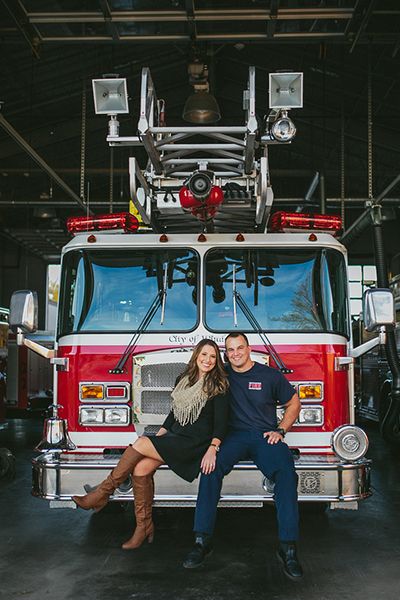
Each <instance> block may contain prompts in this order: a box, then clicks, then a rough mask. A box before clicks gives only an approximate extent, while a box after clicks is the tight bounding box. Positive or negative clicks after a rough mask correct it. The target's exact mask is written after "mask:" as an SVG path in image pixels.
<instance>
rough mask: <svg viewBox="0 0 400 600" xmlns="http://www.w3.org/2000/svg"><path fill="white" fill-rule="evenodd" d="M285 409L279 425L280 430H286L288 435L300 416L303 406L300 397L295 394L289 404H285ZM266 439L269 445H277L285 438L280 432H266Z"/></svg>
mask: <svg viewBox="0 0 400 600" xmlns="http://www.w3.org/2000/svg"><path fill="white" fill-rule="evenodd" d="M284 407H285V414H284V415H283V419H282V421H281V422H280V423H279V428H280V429H284V430H285V433H287V432H288V431H289V429H290V428H291V427H292V425H293V423H294V422H295V420H296V419H297V417H298V416H299V414H300V408H301V404H300V400H299V397H298V395H297V394H293V396H292V397H291V398H290V400H289V402H287V403H286V404H284ZM264 437H268V440H267V441H268V444H276V443H278V442H279V441H281V440H283V436H282V435H281V434H280V433H279V432H278V431H266V432H265V433H264Z"/></svg>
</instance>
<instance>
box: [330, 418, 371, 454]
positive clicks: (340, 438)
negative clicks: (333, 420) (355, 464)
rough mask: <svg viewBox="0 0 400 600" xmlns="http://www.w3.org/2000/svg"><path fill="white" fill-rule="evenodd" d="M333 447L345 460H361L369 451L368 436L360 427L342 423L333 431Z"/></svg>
mask: <svg viewBox="0 0 400 600" xmlns="http://www.w3.org/2000/svg"><path fill="white" fill-rule="evenodd" d="M331 447H332V450H333V451H334V452H335V454H337V455H338V457H339V458H342V459H343V460H346V461H354V460H359V459H360V458H362V457H363V456H365V454H366V453H367V450H368V438H367V435H366V433H365V432H364V431H363V430H362V429H360V427H356V426H355V425H341V426H340V427H338V428H337V429H335V431H334V432H333V433H332V438H331Z"/></svg>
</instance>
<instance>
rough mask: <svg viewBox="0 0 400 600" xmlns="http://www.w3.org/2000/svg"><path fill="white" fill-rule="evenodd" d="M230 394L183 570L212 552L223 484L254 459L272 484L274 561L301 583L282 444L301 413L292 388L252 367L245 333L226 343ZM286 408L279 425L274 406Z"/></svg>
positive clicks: (292, 476)
mask: <svg viewBox="0 0 400 600" xmlns="http://www.w3.org/2000/svg"><path fill="white" fill-rule="evenodd" d="M225 347H226V355H227V357H228V361H229V365H228V366H227V371H228V377H229V383H230V391H231V416H230V422H229V431H228V435H227V436H226V438H225V440H224V443H223V444H222V445H221V448H220V449H219V448H218V449H217V450H220V451H219V452H218V455H217V465H216V469H215V471H213V472H212V473H209V474H207V475H202V476H201V479H200V485H199V493H198V498H197V506H196V513H195V522H194V531H195V536H196V537H195V546H194V548H193V549H192V550H191V551H190V552H189V554H188V556H187V558H186V559H185V561H184V563H183V566H184V567H185V568H187V569H194V568H196V567H199V566H200V565H202V564H203V562H204V560H205V558H206V556H207V555H208V554H210V552H211V550H212V534H213V531H214V527H215V520H216V516H217V505H218V501H219V498H220V495H221V487H222V480H223V478H224V476H225V475H227V474H228V473H230V471H231V470H232V469H233V467H234V465H235V464H236V463H237V462H238V461H240V460H252V461H253V462H254V463H255V464H256V465H257V467H258V468H259V469H260V471H261V472H262V473H263V474H264V475H265V476H266V477H268V479H270V480H271V481H273V482H274V483H275V487H274V499H275V504H276V509H277V518H278V526H279V542H280V543H279V549H278V558H279V559H280V561H281V562H282V564H283V569H284V572H285V574H286V575H287V576H288V577H290V578H291V579H293V580H298V579H301V577H302V576H303V571H302V568H301V565H300V563H299V561H298V558H297V554H296V541H297V539H298V521H299V515H298V503H297V475H296V471H295V468H294V462H293V457H292V454H291V452H290V450H289V448H288V446H287V445H286V444H285V443H284V441H283V439H284V437H285V434H286V432H287V431H289V429H290V428H291V427H292V425H293V423H294V422H295V420H296V419H297V417H298V415H299V412H300V401H299V398H298V396H297V394H296V393H295V391H294V388H293V387H292V386H291V385H290V383H289V382H288V381H287V379H286V378H285V377H284V376H283V375H282V373H281V372H280V371H278V370H277V369H272V368H270V367H267V366H265V365H261V364H259V363H256V362H254V361H253V360H252V359H251V347H250V346H249V343H248V339H247V337H246V335H245V334H244V333H231V334H229V335H228V336H227V338H226V340H225ZM277 405H281V406H284V407H285V409H286V410H285V414H284V417H283V419H282V421H281V422H280V423H279V427H278V423H277V418H276V407H277Z"/></svg>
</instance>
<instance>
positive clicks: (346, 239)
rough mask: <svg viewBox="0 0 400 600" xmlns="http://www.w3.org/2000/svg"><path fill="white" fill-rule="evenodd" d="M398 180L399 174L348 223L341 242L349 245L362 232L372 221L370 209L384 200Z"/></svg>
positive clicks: (399, 178) (399, 179)
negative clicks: (350, 223) (356, 217)
mask: <svg viewBox="0 0 400 600" xmlns="http://www.w3.org/2000/svg"><path fill="white" fill-rule="evenodd" d="M399 181H400V174H399V175H397V176H396V177H395V178H394V179H393V181H392V182H391V183H389V185H388V186H387V187H385V189H384V190H383V191H382V192H381V193H380V194H379V196H377V197H376V198H374V200H373V202H372V205H371V206H369V207H368V208H367V209H366V210H365V211H364V212H363V213H362V214H361V215H360V216H359V217H358V219H356V220H355V221H354V223H352V225H350V227H349V228H348V229H347V231H345V232H344V233H343V235H342V237H341V238H340V241H341V242H342V244H345V245H346V246H348V245H350V244H351V243H352V242H354V240H355V239H357V238H358V237H359V236H360V235H361V234H362V232H363V231H364V230H365V229H366V228H367V227H368V226H369V225H371V223H372V212H371V211H372V209H373V208H374V207H377V206H380V205H381V204H382V202H383V201H384V198H385V196H386V194H388V193H389V192H390V190H392V189H393V188H394V187H395V186H396V185H397V184H398V182H399Z"/></svg>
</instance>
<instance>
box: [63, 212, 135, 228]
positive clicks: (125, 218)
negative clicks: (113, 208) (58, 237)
mask: <svg viewBox="0 0 400 600" xmlns="http://www.w3.org/2000/svg"><path fill="white" fill-rule="evenodd" d="M138 227H139V221H138V220H137V218H136V217H135V216H134V215H131V214H130V213H126V212H124V213H113V214H110V215H96V216H95V217H70V218H69V219H67V229H68V231H69V232H70V233H79V232H85V231H107V230H112V229H123V230H124V231H125V232H131V233H132V232H134V231H136V230H137V228H138Z"/></svg>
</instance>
